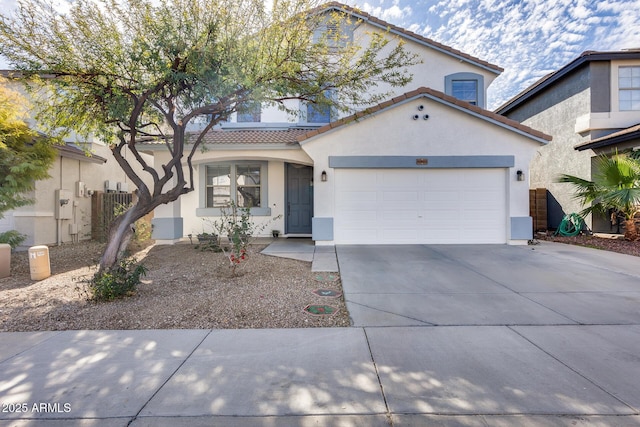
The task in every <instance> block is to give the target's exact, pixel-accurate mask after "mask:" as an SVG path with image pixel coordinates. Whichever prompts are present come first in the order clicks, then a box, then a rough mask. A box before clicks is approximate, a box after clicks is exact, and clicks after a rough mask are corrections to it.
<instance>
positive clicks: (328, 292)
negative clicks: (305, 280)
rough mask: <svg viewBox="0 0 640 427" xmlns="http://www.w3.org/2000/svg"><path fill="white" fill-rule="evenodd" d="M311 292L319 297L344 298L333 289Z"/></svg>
mask: <svg viewBox="0 0 640 427" xmlns="http://www.w3.org/2000/svg"><path fill="white" fill-rule="evenodd" d="M311 292H313V293H314V294H316V295H318V296H319V297H329V298H338V297H340V296H342V292H340V291H334V290H333V289H315V290H313V291H311Z"/></svg>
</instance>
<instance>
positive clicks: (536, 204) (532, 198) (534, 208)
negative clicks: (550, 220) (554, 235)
mask: <svg viewBox="0 0 640 427" xmlns="http://www.w3.org/2000/svg"><path fill="white" fill-rule="evenodd" d="M529 215H530V216H531V218H533V232H534V233H535V232H536V231H547V227H548V224H547V189H546V188H536V189H534V190H529Z"/></svg>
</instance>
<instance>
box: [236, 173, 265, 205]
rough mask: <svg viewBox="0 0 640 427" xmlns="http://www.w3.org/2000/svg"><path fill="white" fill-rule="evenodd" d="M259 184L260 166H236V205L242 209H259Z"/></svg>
mask: <svg viewBox="0 0 640 427" xmlns="http://www.w3.org/2000/svg"><path fill="white" fill-rule="evenodd" d="M260 184H261V183H260V165H252V164H249V165H238V166H236V204H237V205H238V206H240V207H243V208H254V207H255V208H259V207H260Z"/></svg>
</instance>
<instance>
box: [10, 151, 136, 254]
mask: <svg viewBox="0 0 640 427" xmlns="http://www.w3.org/2000/svg"><path fill="white" fill-rule="evenodd" d="M56 148H57V150H58V156H57V157H56V159H55V160H54V162H53V165H52V166H51V168H50V169H49V175H50V178H48V179H45V180H40V181H36V184H35V190H34V191H32V192H31V193H30V195H29V197H30V198H32V199H34V200H35V203H34V204H31V205H27V206H23V207H20V208H17V209H14V210H11V211H8V212H5V213H4V218H3V219H0V232H3V231H7V230H18V231H19V232H20V233H22V234H24V235H26V236H27V239H26V240H25V242H24V243H23V246H26V247H28V246H33V245H56V244H58V245H59V244H62V243H73V242H78V241H81V240H90V239H91V224H92V219H93V221H96V220H97V219H98V218H92V209H91V203H92V202H91V195H92V194H93V193H94V192H96V191H105V181H108V182H109V185H110V186H111V189H112V190H111V191H114V192H115V191H118V184H120V185H119V187H120V189H121V190H123V192H131V191H133V190H135V188H131V185H128V184H127V178H126V176H125V174H124V172H123V171H122V170H121V169H120V167H119V166H117V164H116V161H115V160H114V159H113V157H112V155H111V151H110V150H109V148H108V147H106V146H104V145H100V144H93V145H92V146H91V152H92V153H93V154H92V155H90V156H88V155H87V153H86V152H85V151H84V150H83V149H82V148H80V147H79V146H77V145H75V144H72V143H67V144H66V145H63V146H56ZM107 159H110V160H107Z"/></svg>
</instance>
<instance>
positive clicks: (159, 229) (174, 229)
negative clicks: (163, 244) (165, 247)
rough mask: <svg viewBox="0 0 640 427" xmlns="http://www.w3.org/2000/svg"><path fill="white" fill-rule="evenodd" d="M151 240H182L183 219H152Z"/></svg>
mask: <svg viewBox="0 0 640 427" xmlns="http://www.w3.org/2000/svg"><path fill="white" fill-rule="evenodd" d="M151 224H152V231H151V238H152V239H155V240H174V239H181V238H182V230H183V219H182V217H175V218H153V219H152V220H151Z"/></svg>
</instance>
